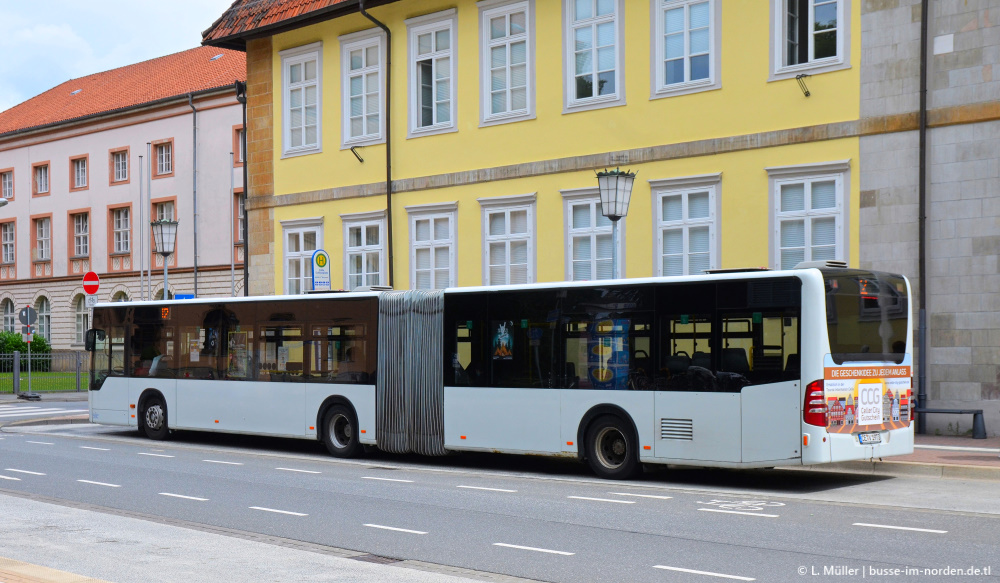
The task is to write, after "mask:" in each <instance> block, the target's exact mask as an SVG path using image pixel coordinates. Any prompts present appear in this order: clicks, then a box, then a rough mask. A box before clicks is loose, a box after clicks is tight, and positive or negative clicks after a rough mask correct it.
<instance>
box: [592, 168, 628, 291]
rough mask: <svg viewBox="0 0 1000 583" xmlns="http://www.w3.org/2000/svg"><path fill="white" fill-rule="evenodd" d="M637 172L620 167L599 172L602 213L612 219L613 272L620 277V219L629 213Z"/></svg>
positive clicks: (598, 180) (614, 275)
mask: <svg viewBox="0 0 1000 583" xmlns="http://www.w3.org/2000/svg"><path fill="white" fill-rule="evenodd" d="M633 182H635V172H622V171H621V170H619V169H618V168H615V169H614V170H605V171H604V172H598V173H597V185H598V186H599V187H600V189H601V214H603V215H604V216H606V217H608V218H609V219H611V273H612V275H613V277H614V278H615V279H617V278H618V219H620V218H622V217H624V216H626V215H627V214H628V203H629V201H630V200H631V199H632V183H633Z"/></svg>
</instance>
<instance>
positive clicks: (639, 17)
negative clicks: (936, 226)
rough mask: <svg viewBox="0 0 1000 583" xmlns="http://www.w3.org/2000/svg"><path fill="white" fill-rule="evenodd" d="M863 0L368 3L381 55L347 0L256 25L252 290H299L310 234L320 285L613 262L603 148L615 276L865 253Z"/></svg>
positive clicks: (475, 279)
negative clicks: (326, 279)
mask: <svg viewBox="0 0 1000 583" xmlns="http://www.w3.org/2000/svg"><path fill="white" fill-rule="evenodd" d="M860 4H861V2H860V1H858V0H754V1H752V2H751V1H746V0H694V1H692V0H666V1H665V0H520V1H502V0H495V1H494V0H486V1H484V2H478V3H477V2H474V1H472V0H457V1H456V0H450V1H438V0H420V1H417V0H402V1H398V2H392V3H388V4H384V5H381V6H378V7H374V8H371V9H370V10H369V13H370V15H371V16H372V17H374V18H375V19H376V20H378V21H380V22H381V23H383V24H384V25H385V26H386V27H387V28H388V30H389V32H390V33H391V55H389V54H387V48H388V45H389V42H388V39H387V37H386V34H385V32H384V31H383V30H382V29H380V28H378V27H376V25H375V24H374V23H373V22H372V21H371V20H369V19H368V18H366V17H365V16H364V15H362V14H360V13H358V11H357V8H356V7H354V8H353V9H351V10H347V9H344V10H341V11H340V12H336V13H331V16H330V17H329V18H325V19H320V20H318V21H304V22H303V24H302V25H291V24H290V25H288V26H286V27H285V29H280V30H279V29H276V31H275V32H274V34H271V35H264V36H263V37H260V32H259V31H258V33H257V35H258V38H254V39H249V40H246V44H245V46H246V49H247V52H248V79H249V87H248V96H249V104H248V115H249V120H248V127H249V128H250V129H249V133H248V153H249V174H250V177H249V185H250V189H249V197H248V200H247V210H248V217H249V222H250V241H249V243H250V245H249V252H250V268H251V276H250V277H251V282H250V288H251V292H252V293H255V294H267V293H278V294H281V293H301V292H303V291H306V290H307V289H310V288H311V285H312V284H311V279H310V278H309V267H310V261H309V259H308V258H310V257H311V254H312V252H313V251H314V250H315V249H324V250H326V251H327V252H328V253H329V255H330V257H331V266H332V270H331V283H332V287H333V289H341V288H343V289H353V288H355V287H358V286H359V285H388V284H390V283H391V285H392V286H393V287H395V288H396V289H406V288H416V287H444V286H475V285H493V284H504V283H519V282H553V281H563V280H573V279H600V278H607V277H611V276H612V275H613V274H612V272H611V261H610V259H611V257H610V253H611V246H610V241H611V239H610V238H611V234H610V222H609V221H607V219H604V218H603V217H602V216H601V208H600V205H599V204H597V203H595V201H596V200H597V196H598V191H597V179H596V177H595V172H596V171H599V170H603V169H605V168H615V167H620V168H621V169H622V170H626V169H628V170H631V171H632V172H635V173H636V175H637V178H636V180H635V183H634V188H633V192H632V197H631V205H630V209H629V213H628V215H627V217H626V218H624V219H622V220H621V222H620V226H621V229H620V234H619V243H620V244H619V250H620V251H619V257H620V260H619V268H618V273H617V274H614V275H617V276H618V277H626V278H635V277H649V276H659V275H676V274H683V273H697V272H700V271H702V270H704V269H718V268H736V267H750V266H765V267H772V268H779V267H789V266H792V265H795V264H796V263H798V262H800V261H807V260H823V259H839V260H843V261H846V262H848V263H849V264H851V265H857V264H858V241H859V234H858V225H859V220H858V213H859V204H860V193H859V174H860V172H859V171H858V157H859V137H858V136H859V131H860V128H859V102H860V75H859V70H860V56H861V47H860V45H861V43H860V39H861V33H860V22H861V18H860V10H861V7H860ZM250 32H253V31H250ZM206 42H213V40H211V39H209V40H208V41H206ZM214 42H217V44H222V43H218V41H214ZM390 56H391V63H390V62H389V61H390V59H389V58H388V57H390ZM387 76H388V78H389V79H388V80H389V81H390V83H391V89H390V92H391V93H390V99H389V100H388V103H386V100H385V95H386V84H385V81H386V77H387ZM387 108H388V110H389V111H388V113H389V117H390V120H389V126H388V127H386V117H387V115H386V114H387ZM387 137H388V138H389V139H388V141H389V142H390V143H389V145H388V146H387V143H386V142H387V139H386V138H387ZM387 148H390V149H391V178H392V184H393V193H392V197H391V207H390V208H388V213H387V200H386V198H387V197H386V195H385V193H386V188H385V186H386V173H387V168H386V153H387ZM389 214H391V219H390V217H389ZM390 223H391V241H392V243H391V245H392V248H391V253H390V249H389V236H388V234H389V233H388V230H389V229H390ZM390 256H391V263H392V269H391V271H392V273H391V279H392V281H391V282H390V281H389V278H390V273H389V271H390V268H389V263H390Z"/></svg>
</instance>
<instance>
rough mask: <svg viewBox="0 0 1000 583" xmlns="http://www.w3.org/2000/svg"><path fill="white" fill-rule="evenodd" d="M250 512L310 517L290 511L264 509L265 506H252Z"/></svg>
mask: <svg viewBox="0 0 1000 583" xmlns="http://www.w3.org/2000/svg"><path fill="white" fill-rule="evenodd" d="M250 510H263V511H264V512H274V513H277V514H287V515H289V516H309V515H308V514H303V513H301V512H290V511H288V510H276V509H274V508H264V507H263V506H251V507H250Z"/></svg>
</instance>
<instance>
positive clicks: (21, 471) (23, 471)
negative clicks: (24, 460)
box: [4, 468, 45, 476]
mask: <svg viewBox="0 0 1000 583" xmlns="http://www.w3.org/2000/svg"><path fill="white" fill-rule="evenodd" d="M4 471H5V472H17V473H19V474H31V475H32V476H44V475H45V474H43V473H41V472H29V471H28V470H15V469H14V468H7V469H5V470H4Z"/></svg>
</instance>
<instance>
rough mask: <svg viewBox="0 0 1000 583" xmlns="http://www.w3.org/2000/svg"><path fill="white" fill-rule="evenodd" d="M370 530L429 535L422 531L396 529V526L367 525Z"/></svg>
mask: <svg viewBox="0 0 1000 583" xmlns="http://www.w3.org/2000/svg"><path fill="white" fill-rule="evenodd" d="M365 526H367V527H368V528H381V529H382V530H393V531H396V532H406V533H409V534H427V533H426V532H424V531H422V530H410V529H408V528H396V527H394V526H382V525H381V524H366V525H365Z"/></svg>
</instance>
